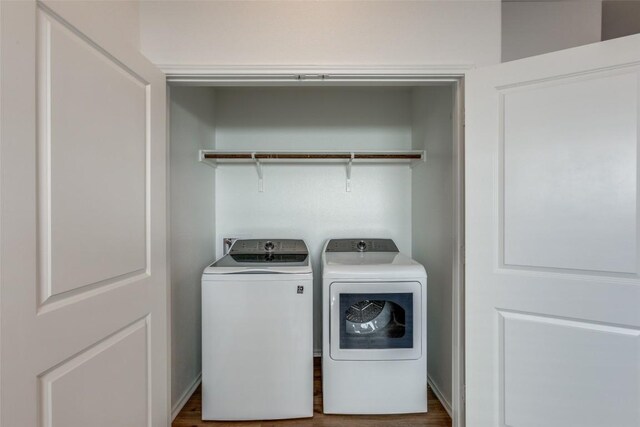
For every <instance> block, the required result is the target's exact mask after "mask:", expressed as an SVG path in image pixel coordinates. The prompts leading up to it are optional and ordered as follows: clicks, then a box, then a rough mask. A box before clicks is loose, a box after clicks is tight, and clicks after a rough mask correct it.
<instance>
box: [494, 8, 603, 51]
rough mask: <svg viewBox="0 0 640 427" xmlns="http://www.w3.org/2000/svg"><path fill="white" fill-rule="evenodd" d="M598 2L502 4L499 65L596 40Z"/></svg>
mask: <svg viewBox="0 0 640 427" xmlns="http://www.w3.org/2000/svg"><path fill="white" fill-rule="evenodd" d="M601 16H602V5H601V1H600V0H567V1H516V2H514V1H510V2H504V3H503V4H502V62H506V61H513V60H515V59H519V58H526V57H528V56H534V55H540V54H543V53H548V52H553V51H556V50H561V49H568V48H570V47H576V46H581V45H584V44H589V43H595V42H598V41H600V32H601V19H602V18H601Z"/></svg>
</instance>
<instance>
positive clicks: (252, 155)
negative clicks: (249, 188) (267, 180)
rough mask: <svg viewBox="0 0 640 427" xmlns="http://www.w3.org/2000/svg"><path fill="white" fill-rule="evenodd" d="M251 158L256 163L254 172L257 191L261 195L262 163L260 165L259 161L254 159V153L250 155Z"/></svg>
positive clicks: (262, 189) (262, 183)
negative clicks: (255, 173) (256, 174)
mask: <svg viewBox="0 0 640 427" xmlns="http://www.w3.org/2000/svg"><path fill="white" fill-rule="evenodd" d="M251 158H252V159H253V160H254V161H255V162H256V171H257V172H258V191H259V192H260V193H262V192H263V191H264V177H263V173H262V163H260V159H256V153H251Z"/></svg>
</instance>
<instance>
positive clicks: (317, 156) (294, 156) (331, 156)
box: [202, 150, 424, 160]
mask: <svg viewBox="0 0 640 427" xmlns="http://www.w3.org/2000/svg"><path fill="white" fill-rule="evenodd" d="M423 158H424V153H423V152H407V153H401V152H397V153H353V155H352V153H268V152H264V153H259V152H255V153H216V152H212V151H206V150H203V152H202V159H210V160H225V159H226V160H233V159H236V160H241V159H247V160H253V159H261V160H264V159H272V160H278V159H280V160H350V159H353V160H358V159H361V160H422V159H423Z"/></svg>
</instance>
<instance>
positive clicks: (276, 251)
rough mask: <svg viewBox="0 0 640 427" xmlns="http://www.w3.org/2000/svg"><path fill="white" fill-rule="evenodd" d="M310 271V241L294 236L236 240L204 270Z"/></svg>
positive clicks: (211, 271) (208, 272) (235, 271)
mask: <svg viewBox="0 0 640 427" xmlns="http://www.w3.org/2000/svg"><path fill="white" fill-rule="evenodd" d="M309 272H311V266H310V264H309V252H308V251H307V245H306V244H305V243H304V241H303V240H293V239H248V240H237V241H236V242H235V243H234V244H233V246H232V247H231V249H230V250H229V253H228V254H227V255H225V256H223V257H222V258H220V259H218V260H217V261H216V262H214V263H213V264H211V265H210V266H208V267H207V268H205V270H204V274H237V273H249V274H250V273H291V274H293V273H296V274H300V273H309Z"/></svg>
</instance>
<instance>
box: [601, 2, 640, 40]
mask: <svg viewBox="0 0 640 427" xmlns="http://www.w3.org/2000/svg"><path fill="white" fill-rule="evenodd" d="M638 33H640V0H605V1H604V2H603V3H602V40H609V39H615V38H617V37H624V36H630V35H632V34H638Z"/></svg>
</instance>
